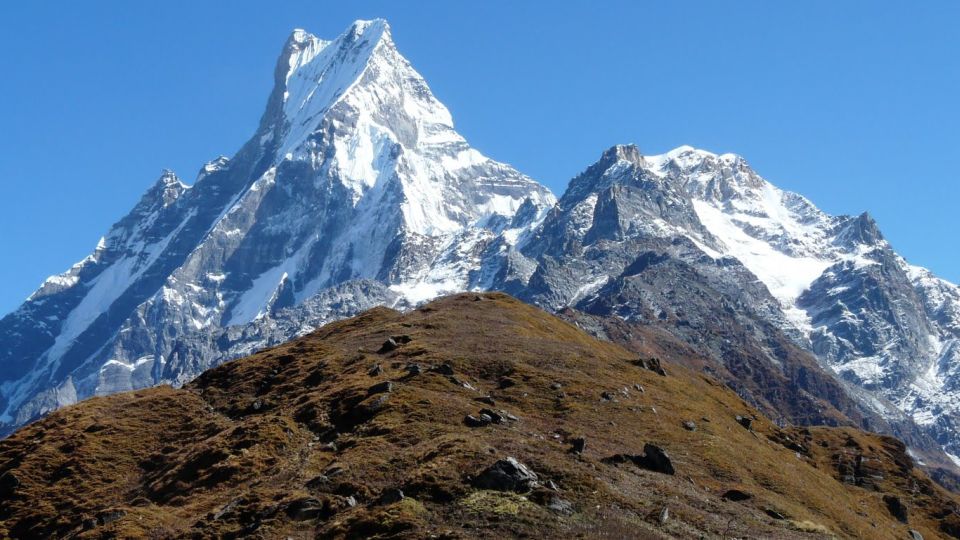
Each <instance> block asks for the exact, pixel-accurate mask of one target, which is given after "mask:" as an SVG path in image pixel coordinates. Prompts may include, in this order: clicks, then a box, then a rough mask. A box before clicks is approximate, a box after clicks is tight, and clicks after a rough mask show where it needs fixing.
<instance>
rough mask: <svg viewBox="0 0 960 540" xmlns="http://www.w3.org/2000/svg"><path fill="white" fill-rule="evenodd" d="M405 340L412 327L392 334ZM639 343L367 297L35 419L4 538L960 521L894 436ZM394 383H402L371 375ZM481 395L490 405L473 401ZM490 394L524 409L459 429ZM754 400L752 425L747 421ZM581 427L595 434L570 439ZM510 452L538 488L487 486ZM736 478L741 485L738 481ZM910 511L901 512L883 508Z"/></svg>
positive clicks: (0, 506)
mask: <svg viewBox="0 0 960 540" xmlns="http://www.w3.org/2000/svg"><path fill="white" fill-rule="evenodd" d="M390 336H408V337H409V342H407V343H403V344H401V345H400V346H399V347H398V348H396V349H395V350H393V351H389V352H383V353H381V352H378V350H379V349H380V347H381V344H383V343H384V341H385V340H386V339H387V338H388V337H390ZM401 341H402V340H401ZM635 360H637V356H636V355H635V354H632V353H629V352H627V351H626V350H625V349H622V348H620V347H618V346H616V345H613V344H611V343H606V342H601V341H597V340H595V339H593V338H591V337H589V336H588V335H587V334H585V333H583V332H581V331H580V330H578V329H577V328H575V327H574V326H571V325H569V324H567V323H564V322H562V321H561V320H559V319H557V318H555V317H553V316H551V315H548V314H546V313H544V312H542V311H540V310H538V309H536V308H533V307H530V306H528V305H525V304H523V303H521V302H519V301H517V300H514V299H512V298H510V297H508V296H505V295H502V294H483V295H473V294H465V295H458V296H453V297H449V298H444V299H441V300H438V301H436V302H433V303H431V304H429V305H427V306H425V307H423V308H421V309H418V310H416V311H413V312H411V313H408V314H400V313H397V312H394V311H391V310H388V309H383V308H378V309H374V310H372V311H369V312H367V313H365V314H363V315H361V316H359V317H356V318H353V319H349V320H345V321H341V322H337V323H333V324H330V325H328V326H325V327H323V328H321V329H319V330H317V331H316V332H314V333H312V334H310V335H308V336H306V337H304V338H302V339H298V340H295V341H292V342H290V343H287V344H285V345H282V346H279V347H276V348H273V349H270V350H266V351H263V352H261V353H259V354H256V355H254V356H251V357H249V358H245V359H241V360H237V361H234V362H230V363H228V364H226V365H223V366H221V367H219V368H216V369H213V370H211V371H208V372H206V373H205V374H203V375H202V376H201V377H200V378H198V379H197V380H196V381H194V382H193V383H191V384H189V385H188V386H187V387H185V388H183V389H181V390H175V389H171V388H169V387H162V388H155V389H150V390H141V391H136V392H131V393H126V394H119V395H114V396H110V397H104V398H95V399H91V400H88V401H85V402H83V403H80V404H78V405H75V406H72V407H68V408H66V409H63V410H61V411H58V412H56V413H54V414H51V415H50V416H49V417H47V418H45V419H43V420H41V421H39V422H37V423H35V424H33V425H30V426H28V427H26V428H23V429H21V430H20V431H19V432H17V433H15V434H14V435H13V436H11V437H10V438H8V439H6V440H4V441H2V442H0V536H3V537H14V538H49V537H75V538H168V537H188V538H190V537H193V538H238V537H264V538H276V537H279V538H286V537H292V538H312V537H316V536H319V537H329V538H347V537H358V536H361V537H382V538H392V537H414V538H428V537H433V538H503V537H546V538H575V537H583V538H632V537H637V538H661V537H679V538H691V537H692V538H699V537H706V538H720V537H754V538H757V537H760V538H816V537H830V536H836V537H861V538H909V532H908V531H909V530H910V529H913V530H916V531H918V532H920V533H921V534H922V535H923V536H924V538H928V539H929V538H937V537H939V536H945V535H948V534H951V533H952V534H953V535H957V534H958V531H960V519H958V516H957V514H956V508H957V502H958V501H957V499H956V498H955V497H954V496H953V495H951V494H949V493H948V492H946V491H944V490H943V489H942V488H940V487H939V486H937V485H935V484H934V483H933V482H931V481H930V480H929V479H928V478H927V477H926V476H925V475H924V474H923V473H922V472H921V471H919V470H918V469H916V468H914V467H913V464H912V462H911V460H910V458H909V457H908V456H907V455H906V453H905V449H904V446H903V445H902V444H901V443H899V441H897V440H895V439H892V438H889V437H882V436H878V435H872V434H867V433H864V432H861V431H857V430H855V429H852V428H809V429H804V428H789V429H779V428H777V427H776V426H774V425H773V424H771V423H770V421H768V420H767V419H766V418H765V417H762V416H760V415H759V413H757V412H756V411H755V410H753V409H751V408H750V407H749V406H747V405H746V404H745V403H744V402H743V401H742V400H741V399H740V398H739V397H737V396H736V394H734V393H733V392H732V391H730V390H729V389H727V388H726V387H724V386H722V385H720V384H719V383H717V382H715V381H714V380H713V379H711V378H709V377H706V376H704V375H701V374H697V373H694V372H692V371H688V370H686V369H685V368H681V367H679V366H677V365H674V364H670V363H665V367H666V370H667V376H661V375H659V374H657V373H655V372H654V371H651V370H649V369H645V368H643V367H641V366H638V365H636V364H635V363H634V362H633V361H635ZM410 363H416V364H417V365H418V366H420V367H422V372H421V373H415V370H414V372H411V370H410V369H409V368H408V364H410ZM377 365H379V366H380V370H379V373H378V372H377V370H373V373H371V368H373V367H374V366H377ZM436 366H446V367H442V368H436ZM431 368H434V369H431ZM451 370H452V375H451V374H450V373H451ZM384 381H392V382H393V385H392V388H390V391H385V392H376V391H374V392H373V393H371V391H370V390H369V389H370V388H371V386H374V385H375V384H377V383H381V382H384ZM641 388H642V390H641ZM605 392H606V394H605V397H604V393H605ZM485 396H489V398H492V400H493V401H494V402H495V405H492V406H491V405H489V404H487V403H483V402H481V401H478V398H484V397H485ZM485 407H488V408H491V409H497V410H504V411H506V412H507V413H510V414H511V415H514V416H516V417H517V420H515V421H514V420H505V421H504V422H503V423H501V424H491V425H486V426H484V427H477V428H471V427H468V426H466V425H465V424H464V417H465V416H466V415H468V414H471V415H475V416H476V415H478V414H479V410H480V409H481V408H485ZM738 415H739V416H741V417H747V418H751V419H752V422H751V423H750V428H749V429H748V428H746V427H744V425H743V424H744V423H746V421H745V420H742V421H740V422H738V420H737V418H736V417H737V416H738ZM688 421H692V422H694V423H695V424H696V429H695V430H690V429H687V427H685V426H684V425H683V424H684V422H688ZM688 427H692V426H688ZM581 436H582V437H585V439H586V448H585V450H584V451H583V452H582V454H577V453H573V452H571V451H570V450H571V445H572V441H573V439H575V438H577V437H581ZM646 443H652V444H655V445H657V446H659V447H661V448H663V449H665V450H666V452H667V453H668V454H669V456H670V458H671V460H672V465H673V467H674V468H675V470H676V474H674V475H668V474H663V473H659V472H654V471H650V470H647V469H644V468H642V467H639V466H637V465H634V464H633V463H632V462H631V461H630V460H626V462H623V461H624V460H620V461H621V462H620V463H616V462H615V461H616V460H614V462H611V460H609V459H605V458H610V457H612V456H616V455H622V454H642V453H643V452H644V445H645V444H646ZM506 457H514V458H516V459H517V460H519V461H520V462H522V463H524V464H526V465H527V466H528V467H529V468H530V469H532V470H533V471H534V472H535V473H536V474H537V475H538V477H539V481H540V486H539V487H534V488H532V489H531V490H527V491H525V492H520V493H517V492H505V491H494V490H484V489H478V488H476V487H473V481H474V479H475V478H476V477H477V476H478V475H479V474H480V472H481V471H483V470H484V469H485V468H486V467H488V466H490V465H491V464H493V463H494V462H496V461H497V460H499V459H503V458H506ZM396 489H399V490H402V492H403V494H404V497H403V498H400V497H397V496H396V493H395V491H394V490H396ZM730 490H737V491H739V492H742V493H744V494H746V495H747V496H749V498H748V499H746V500H739V501H734V500H729V499H730V495H728V496H727V498H724V497H723V495H724V494H725V493H727V492H728V491H730ZM391 495H393V496H392V497H391ZM732 495H736V493H732ZM733 498H738V497H733ZM741 498H742V497H741ZM894 498H896V501H895V500H894ZM567 503H569V504H567ZM899 507H903V508H904V509H905V511H906V514H907V515H906V519H907V520H908V523H903V522H901V521H899V520H898V519H897V518H896V517H895V515H894V514H895V513H896V512H895V511H891V509H893V510H898V508H899ZM665 509H666V511H664V510H665Z"/></svg>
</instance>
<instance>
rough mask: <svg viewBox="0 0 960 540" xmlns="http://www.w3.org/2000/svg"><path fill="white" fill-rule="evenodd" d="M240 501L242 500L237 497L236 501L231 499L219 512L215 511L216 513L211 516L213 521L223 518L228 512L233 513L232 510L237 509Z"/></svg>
mask: <svg viewBox="0 0 960 540" xmlns="http://www.w3.org/2000/svg"><path fill="white" fill-rule="evenodd" d="M242 500H243V499H241V498H240V497H237V498H236V499H233V500H231V501H230V502H228V503H227V504H225V505H223V508H221V509H220V510H217V512H216V513H215V514H213V519H214V520H218V519H221V518H223V516H226V515H228V514H229V513H230V512H232V511H233V509H234V508H236V507H237V505H238V504H240V502H241V501H242Z"/></svg>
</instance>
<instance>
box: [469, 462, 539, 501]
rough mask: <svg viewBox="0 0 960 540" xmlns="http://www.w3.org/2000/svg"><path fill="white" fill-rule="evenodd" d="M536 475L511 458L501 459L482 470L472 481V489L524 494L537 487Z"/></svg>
mask: <svg viewBox="0 0 960 540" xmlns="http://www.w3.org/2000/svg"><path fill="white" fill-rule="evenodd" d="M537 480H538V479H537V475H536V473H534V472H533V471H531V470H530V469H529V468H527V466H526V465H524V464H523V463H520V462H519V461H517V460H516V459H514V458H512V457H508V458H507V459H501V460H500V461H497V462H496V463H494V464H493V465H491V466H490V467H487V468H486V469H484V470H483V472H481V473H480V474H479V475H477V477H476V478H475V479H474V481H473V485H474V487H478V488H480V489H492V490H496V491H514V492H517V493H524V492H527V491H530V490H531V489H532V488H534V487H536V486H537Z"/></svg>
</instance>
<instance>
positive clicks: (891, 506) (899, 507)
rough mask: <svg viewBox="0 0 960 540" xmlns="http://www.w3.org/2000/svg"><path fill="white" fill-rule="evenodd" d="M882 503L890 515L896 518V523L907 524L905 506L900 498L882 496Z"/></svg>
mask: <svg viewBox="0 0 960 540" xmlns="http://www.w3.org/2000/svg"><path fill="white" fill-rule="evenodd" d="M883 503H884V504H886V505H887V510H888V511H890V515H891V516H893V517H895V518H897V521H900V522H901V523H906V522H907V519H908V516H907V505H905V504H903V501H901V500H900V497H897V496H896V495H884V496H883Z"/></svg>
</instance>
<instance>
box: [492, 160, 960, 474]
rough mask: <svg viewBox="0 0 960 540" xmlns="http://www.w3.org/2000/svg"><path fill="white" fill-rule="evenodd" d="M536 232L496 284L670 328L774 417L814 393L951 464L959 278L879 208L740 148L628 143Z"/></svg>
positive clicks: (792, 417) (553, 303)
mask: <svg viewBox="0 0 960 540" xmlns="http://www.w3.org/2000/svg"><path fill="white" fill-rule="evenodd" d="M529 238H530V240H529V241H528V242H526V243H524V244H522V245H520V246H518V248H519V249H518V251H519V255H517V256H516V258H521V259H523V263H522V264H518V265H517V268H520V269H522V270H521V271H519V272H510V271H508V272H505V273H503V274H502V275H501V276H500V281H498V282H497V283H496V284H495V287H496V288H501V289H503V290H507V291H510V292H512V293H514V294H517V295H518V296H519V297H520V298H523V299H525V300H527V301H530V302H533V303H535V304H537V305H541V306H545V307H549V308H551V309H554V310H559V309H562V308H564V307H567V306H570V307H574V308H576V309H577V310H579V311H580V312H583V313H586V314H592V315H599V316H604V317H606V319H605V320H606V321H609V320H610V318H614V319H617V320H618V324H620V325H622V324H624V323H626V324H631V323H639V324H659V325H661V326H664V327H667V328H669V329H670V331H671V333H673V334H674V335H677V336H679V337H681V338H682V340H683V341H684V342H685V343H687V344H690V345H693V346H694V348H695V349H697V350H698V351H699V352H701V353H702V354H704V355H706V356H709V357H712V358H714V359H721V362H720V364H722V366H714V368H720V369H726V370H728V371H731V370H732V371H733V373H730V374H728V376H727V377H725V378H726V379H727V380H728V384H731V385H733V386H734V387H737V388H738V390H740V391H741V392H742V393H743V394H745V395H747V396H751V397H752V399H753V400H754V401H755V402H756V403H757V404H758V406H761V408H763V405H764V401H766V402H767V403H766V404H767V405H769V406H768V407H766V408H764V410H765V412H768V414H771V415H774V416H775V417H776V416H777V415H778V414H779V415H782V416H784V417H785V419H786V420H789V421H796V420H798V419H803V418H802V415H803V414H807V415H809V414H810V407H809V406H808V405H807V404H806V403H805V401H806V400H805V399H804V395H803V394H804V393H805V392H803V391H806V393H809V394H812V395H817V396H819V397H822V398H826V399H827V400H828V401H830V402H832V403H833V404H834V405H835V406H836V407H837V408H838V409H840V410H843V411H844V412H846V413H847V414H848V415H850V414H851V413H852V415H853V416H858V415H862V416H863V417H864V418H865V419H866V420H867V422H866V423H865V424H864V425H865V426H866V427H870V428H872V429H882V430H892V431H893V432H896V433H898V435H900V436H903V437H905V438H906V439H907V440H909V441H910V442H911V443H913V444H918V445H920V446H928V447H929V446H930V445H929V441H927V442H924V441H922V440H921V439H923V438H927V439H931V438H932V439H935V440H936V441H937V443H938V444H940V445H943V447H944V448H945V449H946V450H947V451H948V452H949V453H950V454H951V455H952V457H954V459H955V456H956V455H957V451H958V446H957V445H958V443H960V440H958V437H957V432H956V430H955V426H954V422H955V421H956V415H957V406H956V403H958V402H957V399H956V396H957V394H956V392H957V386H958V382H960V381H958V380H957V378H956V374H955V373H956V368H955V366H957V365H958V364H957V361H958V360H960V357H958V356H957V354H958V351H960V349H958V347H957V344H958V337H960V333H958V331H957V330H958V328H960V324H958V323H960V317H958V313H960V294H958V292H960V288H957V287H956V286H955V285H952V284H950V283H947V282H946V281H943V280H941V279H938V278H936V277H934V276H933V275H932V274H930V272H928V271H926V270H924V269H921V268H918V267H914V266H911V265H909V264H907V263H906V262H905V261H904V259H903V258H902V257H900V256H899V255H897V254H896V252H894V250H893V248H892V247H891V246H890V244H889V242H887V241H886V240H885V239H884V238H883V235H882V234H881V233H880V231H879V229H878V227H877V224H876V223H875V222H874V220H873V219H872V218H871V217H870V216H869V215H868V214H862V215H860V216H856V217H852V216H830V215H827V214H825V213H823V212H822V211H820V210H818V209H817V208H816V207H815V206H814V205H813V204H812V203H810V201H808V200H807V199H805V198H803V197H802V196H800V195H797V194H795V193H790V192H785V191H782V190H780V189H778V188H776V187H775V186H773V185H772V184H770V183H769V182H767V181H766V180H764V179H763V178H761V177H760V176H759V175H758V174H757V173H756V172H755V171H753V169H752V168H751V167H750V166H749V165H748V164H747V162H746V161H745V160H744V159H743V158H741V157H739V156H736V155H732V154H724V155H716V154H712V153H710V152H705V151H702V150H696V149H693V148H690V147H681V148H678V149H676V150H673V151H671V152H668V153H666V154H663V155H658V156H644V155H641V153H640V152H639V150H638V149H637V148H636V147H634V146H629V145H628V146H616V147H614V148H611V149H610V150H608V151H607V152H605V153H604V155H603V156H602V157H601V159H600V161H598V162H597V163H596V164H594V165H592V166H591V167H589V168H588V169H587V170H586V171H585V172H584V173H583V174H581V175H579V176H578V177H576V178H574V179H573V180H572V181H571V183H570V187H569V188H568V190H567V192H566V193H565V194H564V196H563V197H562V198H561V199H560V201H559V203H558V205H557V207H556V208H555V209H554V210H552V211H551V213H550V214H549V215H548V216H547V217H546V218H545V220H544V222H543V223H542V224H541V225H540V226H539V227H538V228H537V229H536V230H535V231H533V232H532V233H531V234H530V235H529ZM531 269H532V270H531ZM527 276H529V277H527ZM601 332H602V330H601ZM626 341H629V339H628V338H627V339H626ZM794 348H799V349H803V350H805V351H808V352H809V353H813V355H815V357H816V359H817V361H818V362H819V364H821V366H822V367H823V368H825V369H823V370H817V369H813V368H811V366H810V365H809V364H810V363H811V362H810V361H809V359H804V358H803V356H804V354H803V353H802V351H801V352H798V351H795V350H793V349H794ZM751 351H752V352H751ZM745 352H747V354H744V353H745ZM757 359H759V360H760V361H759V362H758V361H757ZM834 374H836V375H837V376H838V377H839V380H840V383H841V384H842V386H843V387H844V388H843V389H840V388H838V386H837V384H836V382H834V381H830V380H828V379H830V378H833V375H834ZM783 375H786V380H785V381H782V382H777V381H776V378H777V377H782V376H783ZM771 382H772V383H773V384H771ZM847 396H850V397H852V398H853V400H854V401H856V403H857V405H856V407H852V406H851V404H850V403H848V402H847V400H848V399H849V398H848V397H847ZM798 399H799V400H801V401H800V402H798V401H797V400H798ZM798 404H799V405H800V407H799V408H798V407H797V405H798ZM853 409H859V411H857V412H854V411H853ZM806 420H808V421H809V420H812V421H814V422H815V423H821V422H824V421H827V420H828V419H827V418H815V417H813V418H810V417H808V418H807V419H806ZM918 427H919V430H918V429H917V428H918ZM921 432H922V434H921ZM918 436H919V437H920V438H917V437H918Z"/></svg>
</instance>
